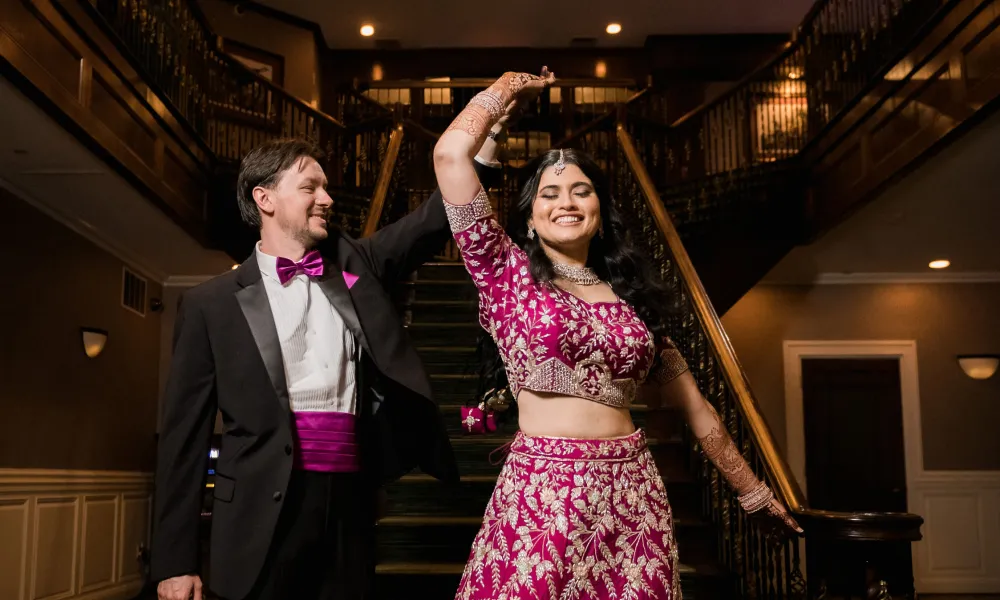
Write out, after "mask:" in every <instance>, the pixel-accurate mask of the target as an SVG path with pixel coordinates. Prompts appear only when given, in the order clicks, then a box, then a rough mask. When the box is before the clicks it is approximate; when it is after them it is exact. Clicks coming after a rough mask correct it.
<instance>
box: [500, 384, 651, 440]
mask: <svg viewBox="0 0 1000 600" xmlns="http://www.w3.org/2000/svg"><path fill="white" fill-rule="evenodd" d="M517 415H518V420H517V422H518V425H519V427H520V429H521V431H522V432H523V433H524V435H530V436H542V437H566V438H582V439H600V438H615V437H623V436H626V435H629V434H631V433H633V432H634V431H635V425H633V424H632V415H631V414H629V411H628V409H627V408H613V407H610V406H607V405H605V404H599V403H597V402H593V401H591V400H584V399H583V398H576V397H574V396H562V395H558V394H546V393H539V392H533V391H531V390H520V392H518V395H517Z"/></svg>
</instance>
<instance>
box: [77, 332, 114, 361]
mask: <svg viewBox="0 0 1000 600" xmlns="http://www.w3.org/2000/svg"><path fill="white" fill-rule="evenodd" d="M80 334H81V335H82V336H83V353H84V354H86V355H87V356H88V357H89V358H97V357H98V356H99V355H100V354H101V352H103V351H104V344H106V343H107V342H108V332H107V331H105V330H103V329H94V328H93V327H81V328H80Z"/></svg>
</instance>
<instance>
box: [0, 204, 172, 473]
mask: <svg viewBox="0 0 1000 600" xmlns="http://www.w3.org/2000/svg"><path fill="white" fill-rule="evenodd" d="M0 212H2V214H3V215H4V219H5V221H6V223H7V228H6V230H5V232H4V235H3V236H2V237H0V264H3V265H6V271H7V274H6V280H7V282H6V283H5V285H4V291H3V293H2V294H0V315H3V317H4V321H3V324H2V328H3V329H2V346H0V347H2V350H0V467H11V468H51V469H94V470H99V469H116V470H137V471H148V470H152V468H153V463H154V449H155V443H154V437H153V436H154V428H155V426H156V405H157V376H158V372H157V364H158V360H159V349H160V347H159V342H160V317H159V315H158V314H157V313H153V312H149V311H148V310H147V313H146V316H145V317H141V316H139V315H136V314H135V313H132V312H129V311H127V310H126V309H124V308H122V305H121V286H122V268H123V264H122V262H121V261H120V260H118V259H117V258H115V257H113V256H111V255H110V254H108V253H107V252H105V251H104V250H101V249H100V248H98V247H97V246H95V245H93V244H92V243H90V242H89V241H87V240H85V239H84V238H82V237H80V236H79V235H77V234H76V233H74V232H72V231H71V230H69V229H68V228H66V227H64V226H62V225H61V224H59V223H57V222H55V221H53V220H51V219H50V218H48V217H47V216H45V215H43V214H42V213H40V212H38V211H37V210H36V209H34V208H32V207H31V206H29V205H28V204H26V203H24V202H22V201H21V200H19V199H17V198H15V197H13V196H11V195H10V194H8V193H7V192H4V191H2V190H0ZM161 292H162V289H161V288H160V285H159V284H157V283H155V282H152V281H150V282H148V283H147V295H148V297H149V298H155V297H159V296H160V294H161ZM84 326H89V327H98V328H101V329H106V330H107V331H108V343H107V346H106V347H105V349H104V352H103V353H102V354H101V355H100V356H98V357H97V358H94V359H91V358H87V357H86V355H84V353H83V346H82V342H81V337H80V327H84Z"/></svg>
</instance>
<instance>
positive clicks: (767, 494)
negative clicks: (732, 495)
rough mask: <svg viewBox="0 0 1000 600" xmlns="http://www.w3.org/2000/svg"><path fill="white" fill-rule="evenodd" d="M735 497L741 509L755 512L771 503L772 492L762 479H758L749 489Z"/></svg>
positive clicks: (772, 498)
mask: <svg viewBox="0 0 1000 600" xmlns="http://www.w3.org/2000/svg"><path fill="white" fill-rule="evenodd" d="M737 499H738V500H739V501H740V506H742V507H743V510H745V511H746V512H748V513H755V512H757V511H759V510H762V509H764V508H767V506H768V505H770V504H771V500H774V492H772V491H771V488H769V487H767V484H765V483H764V482H763V481H758V482H757V485H755V486H753V487H752V488H750V491H748V492H746V493H744V494H740V495H739V496H737Z"/></svg>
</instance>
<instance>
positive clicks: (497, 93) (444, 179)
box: [434, 73, 541, 206]
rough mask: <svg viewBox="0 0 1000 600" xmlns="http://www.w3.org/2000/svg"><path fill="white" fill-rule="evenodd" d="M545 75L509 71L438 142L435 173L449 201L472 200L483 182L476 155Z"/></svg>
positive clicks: (463, 202)
mask: <svg viewBox="0 0 1000 600" xmlns="http://www.w3.org/2000/svg"><path fill="white" fill-rule="evenodd" d="M538 79H541V78H540V77H535V76H533V75H528V74H527V73H505V74H504V75H503V77H501V78H500V79H498V80H497V81H496V83H494V84H493V85H491V86H490V87H489V88H487V89H486V90H484V91H482V92H480V93H478V94H476V96H475V97H474V98H473V99H472V101H470V102H469V104H468V106H466V107H465V109H463V110H462V112H461V113H459V115H458V117H456V118H455V120H454V121H452V123H451V125H450V126H449V127H448V129H447V130H445V132H444V133H443V134H441V138H440V139H438V142H437V144H436V145H435V146H434V174H435V176H436V177H437V181H438V187H439V188H440V189H441V195H442V196H443V198H444V199H445V202H447V203H448V204H451V205H453V206H462V205H467V204H470V203H471V202H472V201H473V200H474V199H475V198H476V196H477V194H478V193H479V192H480V191H481V189H482V186H481V184H480V183H479V178H478V177H477V176H476V173H475V170H474V169H473V167H472V165H473V157H474V156H475V154H476V152H478V151H479V149H480V148H482V146H483V143H484V142H485V141H486V135H487V133H488V132H489V130H490V128H491V127H493V125H494V124H496V123H497V122H498V121H499V120H500V118H501V117H502V116H503V115H504V112H505V111H506V110H507V106H508V105H509V104H510V103H511V101H513V100H514V98H515V96H516V95H517V93H518V92H519V91H520V90H521V89H522V88H523V87H524V86H525V85H527V84H528V83H529V82H531V81H533V80H538Z"/></svg>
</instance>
